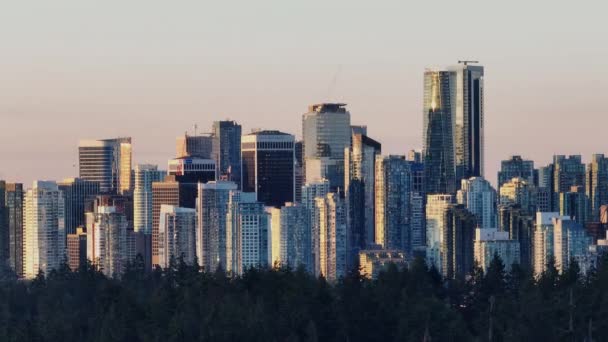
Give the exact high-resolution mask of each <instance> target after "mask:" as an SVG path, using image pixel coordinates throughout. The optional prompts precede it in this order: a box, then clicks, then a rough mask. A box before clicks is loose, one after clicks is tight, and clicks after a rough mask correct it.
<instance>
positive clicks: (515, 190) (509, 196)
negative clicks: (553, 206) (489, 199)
mask: <svg viewBox="0 0 608 342" xmlns="http://www.w3.org/2000/svg"><path fill="white" fill-rule="evenodd" d="M535 195H536V191H535V188H534V186H533V185H532V184H531V183H528V181H526V180H524V179H523V178H518V177H517V178H513V179H511V180H510V181H508V182H506V183H504V184H503V185H502V186H501V187H500V201H499V203H500V204H501V205H508V204H517V205H519V206H520V207H521V208H522V209H524V210H526V211H527V212H528V213H530V214H532V213H535V212H536V197H535Z"/></svg>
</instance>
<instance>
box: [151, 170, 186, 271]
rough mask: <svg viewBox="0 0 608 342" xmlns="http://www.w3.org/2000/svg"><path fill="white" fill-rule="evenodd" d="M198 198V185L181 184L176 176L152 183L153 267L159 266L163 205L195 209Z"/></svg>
mask: <svg viewBox="0 0 608 342" xmlns="http://www.w3.org/2000/svg"><path fill="white" fill-rule="evenodd" d="M196 196H197V184H196V183H180V182H178V181H177V180H175V176H166V177H165V180H164V181H162V182H153V183H152V239H151V243H152V265H159V259H158V258H159V252H158V248H159V247H160V245H159V240H158V229H159V223H160V207H161V205H163V204H166V205H173V206H176V207H180V208H195V204H196Z"/></svg>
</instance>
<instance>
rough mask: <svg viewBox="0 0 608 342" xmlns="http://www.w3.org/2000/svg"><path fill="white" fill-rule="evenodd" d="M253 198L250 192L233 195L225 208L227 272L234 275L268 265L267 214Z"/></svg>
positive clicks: (269, 253) (268, 231) (268, 222)
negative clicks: (226, 212) (226, 210)
mask: <svg viewBox="0 0 608 342" xmlns="http://www.w3.org/2000/svg"><path fill="white" fill-rule="evenodd" d="M255 197H256V196H255V193H253V192H240V191H235V192H234V193H233V195H232V196H230V200H229V204H228V214H227V215H228V221H227V223H226V243H227V257H228V260H227V265H228V266H227V270H228V271H232V272H233V273H235V274H238V275H242V274H243V273H244V272H245V271H247V270H248V269H250V268H254V267H256V268H258V267H266V266H269V264H270V258H271V249H270V248H269V247H270V245H269V242H270V241H271V240H270V214H269V213H267V212H266V210H265V208H264V204H263V203H262V202H258V201H256V199H255Z"/></svg>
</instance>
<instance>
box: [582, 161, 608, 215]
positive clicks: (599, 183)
mask: <svg viewBox="0 0 608 342" xmlns="http://www.w3.org/2000/svg"><path fill="white" fill-rule="evenodd" d="M586 186H587V189H586V190H587V197H589V201H590V207H589V219H590V220H591V221H593V222H598V221H599V217H600V207H601V206H602V205H604V204H608V158H606V157H604V155H603V154H594V155H593V156H592V157H591V162H590V163H589V164H588V165H587V174H586Z"/></svg>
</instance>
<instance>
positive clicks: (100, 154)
mask: <svg viewBox="0 0 608 342" xmlns="http://www.w3.org/2000/svg"><path fill="white" fill-rule="evenodd" d="M78 165H79V168H80V178H82V179H84V180H88V181H94V182H98V183H99V190H100V192H103V193H106V192H115V193H117V192H124V191H127V190H129V189H131V138H116V139H105V140H81V141H80V144H79V145H78Z"/></svg>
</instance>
